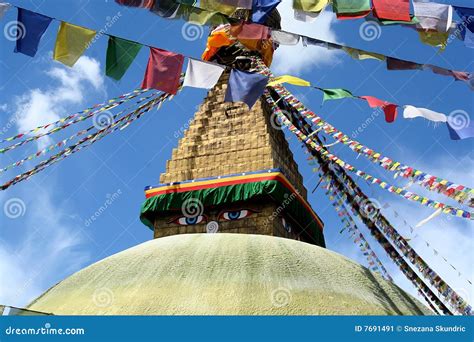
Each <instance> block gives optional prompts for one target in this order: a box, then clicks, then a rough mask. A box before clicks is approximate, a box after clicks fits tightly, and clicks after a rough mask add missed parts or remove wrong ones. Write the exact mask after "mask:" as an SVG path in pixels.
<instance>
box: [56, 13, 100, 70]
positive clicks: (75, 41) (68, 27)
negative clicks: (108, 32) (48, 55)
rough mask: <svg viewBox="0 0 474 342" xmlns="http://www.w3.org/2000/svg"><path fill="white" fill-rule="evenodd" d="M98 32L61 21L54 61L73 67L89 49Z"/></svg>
mask: <svg viewBox="0 0 474 342" xmlns="http://www.w3.org/2000/svg"><path fill="white" fill-rule="evenodd" d="M95 34H96V32H95V31H93V30H89V29H87V28H84V27H80V26H76V25H73V24H69V23H66V22H64V21H61V25H60V27H59V32H58V35H57V37H56V44H55V46H54V57H53V58H54V59H55V60H57V61H59V62H61V63H63V64H65V65H67V66H69V67H72V66H73V65H74V64H75V63H76V62H77V60H78V59H79V57H81V56H82V54H83V53H84V51H85V50H86V49H87V48H88V47H89V44H90V42H91V40H92V39H93V38H94V36H95Z"/></svg>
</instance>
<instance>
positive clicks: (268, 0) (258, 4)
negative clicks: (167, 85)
mask: <svg viewBox="0 0 474 342" xmlns="http://www.w3.org/2000/svg"><path fill="white" fill-rule="evenodd" d="M280 1H281V0H253V2H252V21H253V22H254V23H259V24H264V23H265V20H266V19H267V16H268V15H269V14H270V13H271V12H272V11H273V9H274V8H275V7H276V6H277V5H278V4H279V3H280Z"/></svg>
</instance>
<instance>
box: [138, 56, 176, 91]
mask: <svg viewBox="0 0 474 342" xmlns="http://www.w3.org/2000/svg"><path fill="white" fill-rule="evenodd" d="M183 62H184V56H183V55H181V54H179V53H174V52H171V51H167V50H162V49H159V48H154V47H150V57H149V59H148V64H147V67H146V72H145V77H144V79H143V82H142V85H141V87H142V88H143V89H149V88H153V89H158V90H161V91H164V92H165V93H168V94H173V95H175V94H176V93H177V92H178V88H179V78H180V76H181V70H182V68H183Z"/></svg>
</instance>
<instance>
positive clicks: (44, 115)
mask: <svg viewBox="0 0 474 342" xmlns="http://www.w3.org/2000/svg"><path fill="white" fill-rule="evenodd" d="M45 73H46V75H47V76H48V77H49V78H51V80H52V83H53V84H54V86H52V87H49V88H47V89H38V88H36V89H31V90H29V91H28V92H27V93H25V94H24V95H21V96H19V97H18V98H17V99H16V101H15V102H16V103H15V108H16V111H15V114H14V115H13V116H14V117H15V118H16V120H15V122H16V126H17V127H18V130H19V131H20V132H24V131H28V130H30V129H32V128H34V127H37V126H40V125H44V124H46V123H49V122H53V121H56V120H58V119H59V118H60V117H63V116H66V115H68V114H69V112H68V110H67V108H68V106H70V105H78V104H82V103H83V102H84V94H85V93H86V91H87V90H88V89H89V88H90V87H91V86H92V89H94V90H96V91H98V90H101V89H102V88H103V83H104V77H103V75H102V72H101V69H100V63H99V61H97V60H96V59H94V58H90V57H87V56H82V57H81V58H79V60H78V61H77V63H76V64H75V65H74V67H73V68H67V67H65V66H63V65H62V64H60V63H57V62H54V66H52V67H51V68H50V69H49V70H47V71H46V72H45ZM37 142H38V145H39V148H42V147H45V146H46V145H48V144H50V143H51V139H50V138H49V137H44V138H41V139H39V140H38V141H37Z"/></svg>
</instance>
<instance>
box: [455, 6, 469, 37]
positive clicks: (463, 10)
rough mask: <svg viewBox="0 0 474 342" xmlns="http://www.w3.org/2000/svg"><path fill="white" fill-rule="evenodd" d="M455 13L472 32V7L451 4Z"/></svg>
mask: <svg viewBox="0 0 474 342" xmlns="http://www.w3.org/2000/svg"><path fill="white" fill-rule="evenodd" d="M453 8H454V10H455V11H456V13H457V14H458V15H459V16H460V17H461V18H462V20H463V23H462V24H464V25H466V27H467V28H468V30H469V31H471V32H474V8H467V7H459V6H453Z"/></svg>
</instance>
